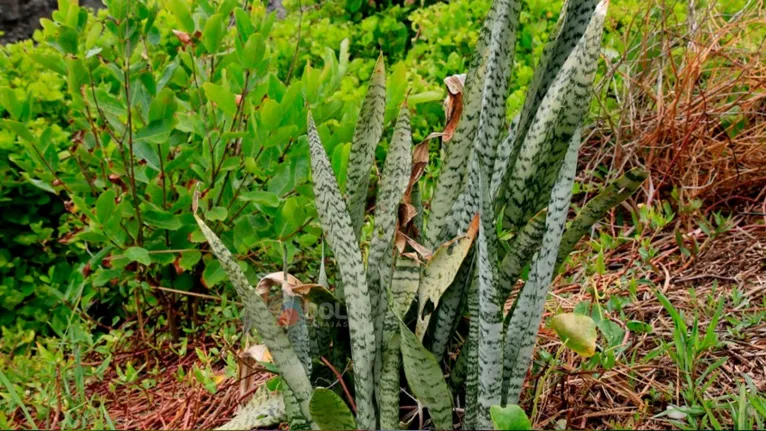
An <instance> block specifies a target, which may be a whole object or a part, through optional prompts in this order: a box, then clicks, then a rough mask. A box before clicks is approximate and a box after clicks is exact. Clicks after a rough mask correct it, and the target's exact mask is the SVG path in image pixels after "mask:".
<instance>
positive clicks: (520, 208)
mask: <svg viewBox="0 0 766 431" xmlns="http://www.w3.org/2000/svg"><path fill="white" fill-rule="evenodd" d="M605 14H606V2H602V3H601V4H599V6H598V7H597V8H596V10H595V12H594V13H593V16H592V18H591V20H590V23H589V24H588V28H587V29H586V31H585V33H584V34H583V37H582V38H581V39H580V41H579V42H578V44H577V46H576V47H575V49H574V50H573V51H572V53H571V54H570V56H569V58H567V60H566V62H564V65H563V66H562V67H561V70H560V71H559V74H558V75H557V77H556V79H555V80H554V82H553V83H552V84H551V86H550V88H549V90H548V93H547V94H546V95H545V98H544V99H543V100H542V102H540V107H539V109H538V110H537V113H536V115H535V118H534V120H533V122H532V124H531V126H530V128H529V132H528V133H527V135H526V136H525V139H524V143H523V144H522V146H521V148H520V152H519V156H518V158H516V159H515V160H514V165H513V168H512V170H511V171H510V172H511V173H512V175H511V177H510V179H509V181H508V183H507V206H506V216H507V217H508V220H509V222H510V223H511V224H512V225H515V226H521V225H522V224H523V223H525V222H526V220H528V219H529V218H531V217H532V216H533V215H534V214H535V213H536V212H537V211H539V210H540V209H541V208H542V207H544V206H545V205H546V203H547V197H548V196H549V195H550V191H551V188H552V187H553V182H554V181H555V179H556V173H557V172H558V171H559V168H560V166H561V163H562V160H563V157H564V154H565V153H566V149H567V146H568V144H569V141H570V140H571V138H572V135H573V134H574V132H575V130H576V129H577V128H578V127H579V126H580V124H581V122H582V119H583V118H584V116H585V113H586V112H587V110H588V106H589V104H590V99H591V95H592V91H591V89H592V87H593V79H594V77H595V74H596V69H597V65H598V62H597V61H598V54H599V52H600V45H601V34H602V30H603V24H604V17H605ZM520 132H521V130H519V132H518V133H520Z"/></svg>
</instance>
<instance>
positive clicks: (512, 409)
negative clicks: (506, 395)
mask: <svg viewBox="0 0 766 431" xmlns="http://www.w3.org/2000/svg"><path fill="white" fill-rule="evenodd" d="M489 414H490V415H491V416H492V426H494V427H495V429H496V430H531V429H532V423H531V422H530V421H529V417H528V416H527V414H526V413H525V412H524V410H523V409H522V408H521V407H519V406H517V405H516V404H511V405H508V406H505V407H501V406H499V405H498V406H492V407H490V409H489Z"/></svg>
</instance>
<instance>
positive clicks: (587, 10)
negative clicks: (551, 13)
mask: <svg viewBox="0 0 766 431" xmlns="http://www.w3.org/2000/svg"><path fill="white" fill-rule="evenodd" d="M598 1H599V0H567V1H566V2H565V3H566V4H565V5H564V7H563V8H562V10H561V15H559V20H558V22H557V23H556V27H555V29H554V30H553V31H552V32H551V34H550V37H549V39H548V42H547V43H546V44H545V47H544V48H543V53H542V56H541V58H540V61H539V63H538V64H537V67H536V68H535V73H534V76H533V77H532V82H531V83H530V85H529V87H528V88H527V94H526V97H525V99H524V106H523V108H522V110H521V113H520V114H519V116H518V117H517V118H516V119H514V123H515V124H514V125H513V126H512V128H511V129H512V132H511V133H510V134H509V136H508V138H507V139H506V140H505V141H503V143H502V144H501V145H500V147H499V149H498V152H501V150H503V151H507V150H510V152H509V153H508V156H507V158H505V159H501V158H500V157H499V156H498V159H497V160H496V162H500V161H503V160H506V163H505V165H504V166H502V165H501V167H502V169H497V168H498V167H499V166H498V163H496V164H495V167H496V169H495V172H497V173H499V174H500V175H498V176H496V177H493V196H499V195H500V196H502V195H504V191H505V190H504V187H505V184H507V182H508V177H507V175H508V174H507V171H508V166H511V165H513V164H514V163H515V161H516V159H517V158H518V155H519V150H520V148H521V144H522V142H523V141H524V139H525V138H526V136H527V133H528V132H529V127H530V125H531V124H532V121H533V120H534V118H535V114H536V113H537V111H538V109H539V107H540V103H541V102H542V101H543V98H544V97H545V95H546V93H548V90H549V89H550V87H551V84H552V83H553V80H554V79H555V78H556V76H557V75H558V74H559V71H560V70H561V67H562V66H563V65H564V62H565V61H566V59H567V58H568V57H569V55H570V54H571V53H572V50H573V49H574V48H575V46H576V45H577V42H578V41H579V40H580V39H581V38H582V35H583V34H584V33H585V29H586V28H587V26H588V23H589V22H590V17H591V16H592V15H593V11H594V9H595V7H596V4H597V3H598Z"/></svg>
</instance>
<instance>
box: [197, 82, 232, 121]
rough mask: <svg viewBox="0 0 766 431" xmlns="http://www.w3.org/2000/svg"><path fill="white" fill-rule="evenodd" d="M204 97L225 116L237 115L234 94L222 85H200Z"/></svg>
mask: <svg viewBox="0 0 766 431" xmlns="http://www.w3.org/2000/svg"><path fill="white" fill-rule="evenodd" d="M202 88H203V89H204V90H205V95H206V96H207V98H208V99H210V101H212V102H213V103H215V104H216V105H217V106H218V108H220V109H221V111H223V112H224V113H225V114H226V115H230V116H232V117H233V116H234V114H236V113H237V102H236V101H235V97H234V94H233V93H232V92H231V91H229V89H228V88H226V87H224V86H223V85H218V84H213V83H210V82H206V83H204V84H202Z"/></svg>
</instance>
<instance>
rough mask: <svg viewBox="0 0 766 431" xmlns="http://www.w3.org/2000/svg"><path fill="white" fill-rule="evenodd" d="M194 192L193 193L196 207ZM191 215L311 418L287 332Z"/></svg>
mask: <svg viewBox="0 0 766 431" xmlns="http://www.w3.org/2000/svg"><path fill="white" fill-rule="evenodd" d="M196 200H197V193H195V204H194V207H195V208H196V206H197V205H196ZM194 218H195V220H197V224H198V225H199V227H200V229H201V230H202V233H203V235H204V236H205V239H207V241H208V243H210V249H211V250H212V251H213V254H215V256H216V258H218V260H219V261H220V262H221V266H223V268H224V270H226V273H227V274H228V276H229V280H231V284H233V285H234V288H235V289H236V291H237V294H238V295H239V297H240V299H241V300H242V303H243V304H244V308H245V310H244V313H245V315H246V316H248V319H247V320H248V321H250V322H253V324H254V325H255V328H256V330H257V331H258V335H259V336H260V337H261V339H262V340H263V343H264V344H266V347H268V349H269V351H270V352H271V355H272V357H273V358H274V363H275V364H276V365H277V367H278V368H279V371H280V373H281V374H282V378H283V379H284V380H285V382H286V383H287V385H288V386H289V387H290V389H292V392H293V394H294V397H295V400H296V402H297V404H298V406H299V408H300V412H301V413H302V414H303V416H304V417H305V418H306V419H307V420H308V421H310V420H311V413H310V412H309V398H310V397H311V390H312V388H311V382H310V381H309V379H308V376H307V375H306V370H305V369H304V368H303V364H302V363H301V360H300V359H299V358H298V355H297V353H296V352H295V349H293V346H292V345H291V344H290V340H288V338H287V335H286V334H285V332H284V330H282V328H280V327H279V326H278V325H277V322H276V319H274V316H273V315H272V314H271V312H270V311H269V309H268V307H267V306H266V304H265V303H264V302H263V299H261V297H260V295H258V293H256V291H255V289H254V288H253V287H252V286H251V285H250V283H248V281H247V277H245V273H244V272H243V271H242V268H240V266H239V265H238V264H237V262H236V261H235V260H234V257H233V256H232V255H231V253H230V252H229V250H228V249H227V248H226V246H225V245H223V243H222V242H221V240H220V239H219V238H218V236H217V235H216V234H215V233H214V232H213V231H212V230H210V228H208V227H207V225H206V224H205V222H204V221H203V220H202V219H201V218H199V216H197V214H196V211H195V213H194Z"/></svg>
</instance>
